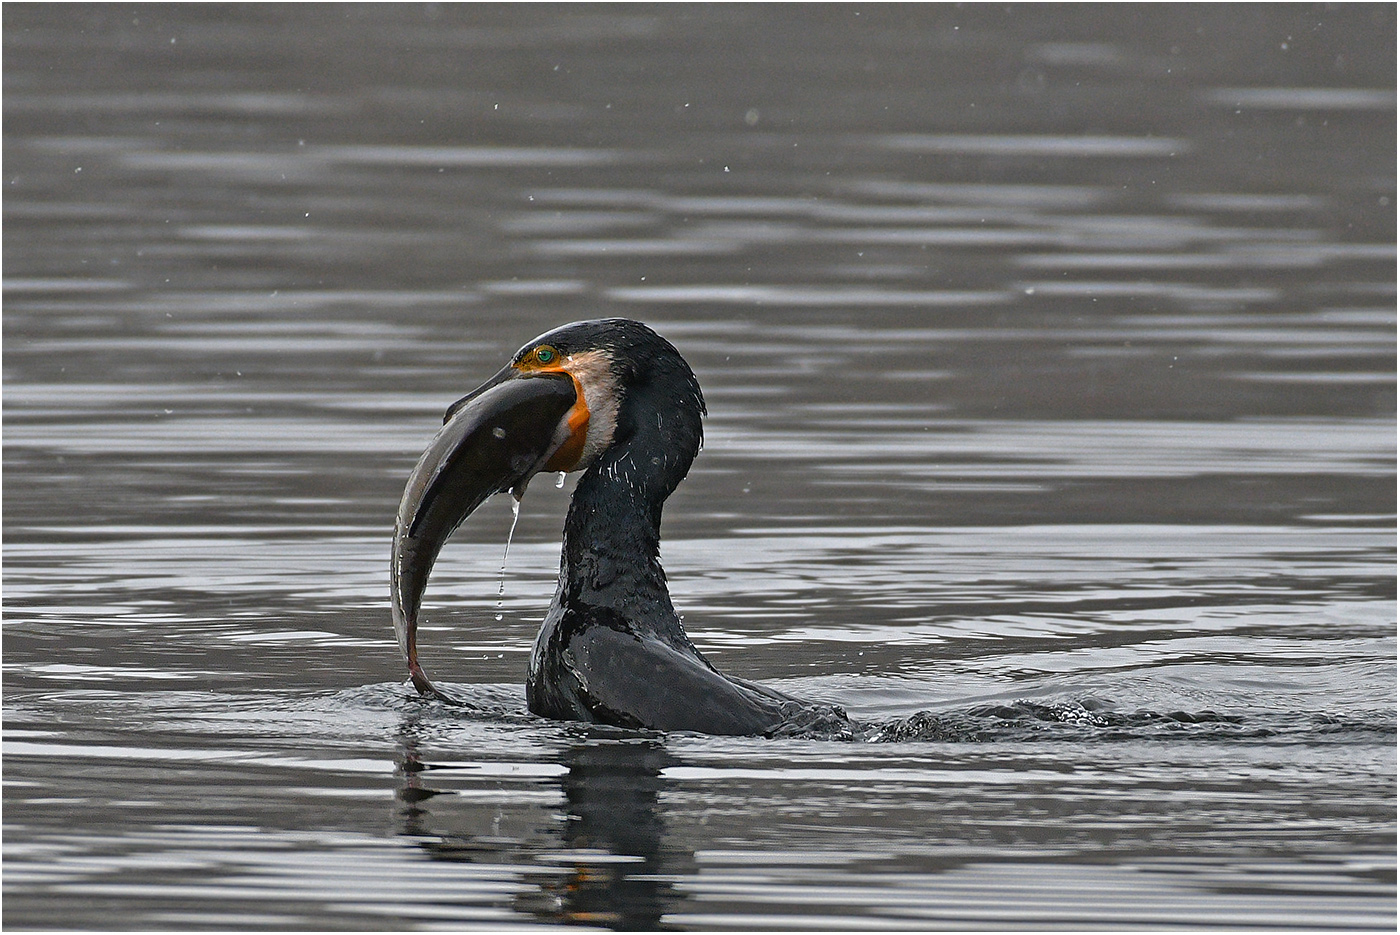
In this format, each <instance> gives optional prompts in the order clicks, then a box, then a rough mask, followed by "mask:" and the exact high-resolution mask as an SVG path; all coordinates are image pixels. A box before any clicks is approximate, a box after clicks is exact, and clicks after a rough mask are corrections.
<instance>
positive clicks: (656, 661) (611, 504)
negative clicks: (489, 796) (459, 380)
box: [391, 319, 847, 735]
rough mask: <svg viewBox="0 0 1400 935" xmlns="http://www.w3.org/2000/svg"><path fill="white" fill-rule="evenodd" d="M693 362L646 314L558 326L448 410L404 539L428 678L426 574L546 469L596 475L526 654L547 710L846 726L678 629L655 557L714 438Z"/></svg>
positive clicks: (651, 720) (407, 630) (404, 615)
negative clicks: (422, 609)
mask: <svg viewBox="0 0 1400 935" xmlns="http://www.w3.org/2000/svg"><path fill="white" fill-rule="evenodd" d="M704 413H705V401H704V397H703V395H702V394H701V391H700V385H699V383H698V382H697V381H696V379H695V375H694V373H693V372H692V371H691V369H690V366H689V365H688V364H687V363H686V362H685V360H684V358H682V357H681V355H680V353H679V352H678V351H677V350H676V349H675V348H674V347H673V346H672V345H671V344H670V343H669V342H668V341H666V340H665V339H664V338H662V337H660V336H659V335H657V334H656V333H655V332H654V331H652V330H651V329H650V328H648V327H646V326H645V325H643V324H641V323H640V322H635V321H630V320H628V319H603V320H598V321H585V322H575V323H573V324H570V325H564V326H563V327H561V328H556V329H555V330H553V331H550V332H548V333H546V334H543V335H541V336H540V337H538V338H536V339H535V340H534V341H531V342H530V343H528V344H526V345H525V346H524V347H522V348H521V349H520V351H519V352H517V353H516V354H515V356H514V357H513V358H512V360H511V362H510V363H509V364H508V365H507V366H506V367H504V368H503V369H502V370H501V371H500V372H499V373H498V374H496V376H495V377H493V378H492V379H491V380H489V381H487V383H486V384H484V385H483V386H482V387H481V388H479V389H477V390H476V391H474V392H473V393H471V394H469V395H468V396H466V397H465V398H463V399H462V400H459V401H458V402H457V403H454V404H453V405H452V407H450V408H449V409H448V411H447V417H446V419H445V420H444V421H445V424H444V426H443V429H442V431H441V432H439V433H438V435H437V437H436V438H434V439H433V441H432V443H431V444H430V445H429V447H428V450H427V451H426V452H425V453H424V455H423V457H422V459H421V460H420V461H419V463H418V466H417V467H416V468H415V469H414V472H413V474H412V475H411V476H410V478H409V483H408V487H407V489H406V490H405V492H404V498H403V502H402V504H401V505H400V507H399V516H398V522H397V525H396V527H395V535H394V556H393V565H392V572H391V578H392V591H393V607H394V625H395V629H396V631H397V632H398V635H399V643H400V646H401V648H402V649H403V651H404V654H405V656H406V657H407V659H408V664H409V673H410V675H411V676H412V678H413V682H414V684H415V685H416V686H417V688H418V690H419V691H420V692H423V693H434V692H436V689H434V688H433V686H432V685H431V683H430V682H429V681H428V678H427V676H426V675H425V674H424V672H423V669H422V667H421V665H420V663H419V661H418V656H417V641H416V629H417V617H418V607H419V602H420V599H421V597H422V593H423V589H424V587H425V586H426V584H427V577H428V573H429V571H430V570H431V568H432V564H433V560H434V559H435V558H436V557H437V553H438V550H439V549H440V548H441V547H442V544H443V542H444V541H446V539H447V537H448V536H449V535H450V534H451V533H452V531H453V529H455V528H456V526H457V525H458V524H459V523H460V522H461V521H462V520H463V519H465V518H466V516H467V515H468V514H470V513H471V512H472V511H473V510H475V509H476V507H477V506H479V505H480V504H481V503H482V502H483V501H484V500H485V499H486V498H487V497H489V496H490V495H492V494H494V493H498V492H503V491H507V490H510V491H512V492H513V493H514V494H515V495H516V496H517V497H519V496H520V495H521V494H523V492H524V489H525V486H526V484H528V483H529V480H530V478H531V477H532V476H533V475H534V474H535V473H537V472H539V471H582V472H583V475H582V477H581V478H580V479H579V481H578V484H577V486H576V487H575V490H574V494H573V498H572V500H571V502H570V504H569V511H568V515H567V517H566V519H565V520H564V545H563V554H562V556H561V559H560V564H559V586H558V589H557V590H556V591H555V594H554V601H553V603H552V604H551V606H550V609H549V613H548V615H547V616H546V617H545V621H544V625H543V626H542V627H541V629H540V633H539V636H538V638H537V639H536V641H535V647H534V651H533V652H532V653H531V656H530V668H529V674H528V678H527V682H526V699H527V701H528V704H529V707H530V710H531V711H532V712H534V713H535V714H538V715H541V716H543V717H550V718H558V719H562V720H578V721H593V722H599V723H605V724H613V725H617V726H620V727H633V728H650V729H655V730H688V731H698V732H702V733H709V734H761V735H774V734H780V733H796V732H804V731H820V732H825V733H836V732H840V731H842V730H843V729H845V728H846V727H847V722H846V717H845V714H844V713H843V712H842V711H841V710H840V709H839V708H835V707H832V706H829V705H821V704H813V703H809V702H804V701H801V700H798V699H795V698H792V697H790V696H788V695H785V694H783V693H781V692H779V691H776V690H775V689H772V688H768V687H766V686H764V685H760V684H758V683H755V682H749V681H745V680H743V679H736V678H732V677H730V676H726V675H724V674H722V673H720V672H719V671H718V670H716V669H715V668H714V666H712V665H710V663H709V662H708V661H707V660H706V659H705V658H704V656H702V655H701V654H700V651H699V650H697V649H696V648H695V646H694V644H692V643H691V641H690V638H689V637H688V636H687V635H686V632H685V629H684V628H683V627H682V625H681V621H680V617H679V615H678V614H677V613H676V610H675V608H674V607H673V606H672V604H671V597H670V593H669V592H668V590H667V588H666V576H665V573H664V572H663V571H662V568H661V562H660V559H659V554H658V553H659V548H660V541H661V512H662V507H663V505H664V504H665V502H666V498H667V497H669V496H670V495H671V493H672V492H673V491H674V490H675V489H676V486H677V485H678V484H679V483H680V482H681V480H682V479H683V478H684V477H685V475H686V473H687V472H688V471H689V470H690V465H691V462H692V461H693V460H694V458H695V455H696V453H697V452H698V451H699V449H700V442H701V437H702V429H701V422H700V420H701V416H702V415H704Z"/></svg>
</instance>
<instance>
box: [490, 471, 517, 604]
mask: <svg viewBox="0 0 1400 935" xmlns="http://www.w3.org/2000/svg"><path fill="white" fill-rule="evenodd" d="M510 513H511V517H510V532H508V533H506V548H505V551H504V552H502V553H501V586H500V587H499V588H497V589H496V619H497V620H501V619H503V618H504V617H505V609H504V608H505V603H506V562H507V561H508V560H509V559H510V541H511V540H512V539H514V538H515V526H516V524H517V523H519V522H520V500H519V498H517V497H511V498H510Z"/></svg>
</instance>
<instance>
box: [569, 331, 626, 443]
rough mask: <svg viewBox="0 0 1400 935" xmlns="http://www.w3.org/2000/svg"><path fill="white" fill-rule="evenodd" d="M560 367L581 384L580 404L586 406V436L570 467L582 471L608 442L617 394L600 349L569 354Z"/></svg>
mask: <svg viewBox="0 0 1400 935" xmlns="http://www.w3.org/2000/svg"><path fill="white" fill-rule="evenodd" d="M564 369H565V370H567V371H568V372H569V373H571V374H573V376H574V379H575V380H577V381H578V385H579V386H581V387H583V401H584V405H586V406H588V437H587V438H586V439H584V442H583V453H582V454H580V455H579V459H578V463H577V464H575V465H574V466H573V470H575V471H582V470H584V469H585V468H587V467H588V466H589V465H590V464H592V463H593V462H594V460H596V459H597V457H598V455H600V454H602V452H603V451H604V449H606V448H607V447H608V446H609V445H611V444H612V440H613V433H614V432H615V431H616V430H617V407H618V405H619V404H620V403H621V401H622V399H621V393H620V391H619V389H618V385H617V377H616V376H615V375H614V374H613V370H612V367H611V366H609V364H608V359H607V356H606V355H604V354H603V352H602V351H583V352H581V353H578V354H570V355H569V356H568V357H567V358H566V359H565V361H564Z"/></svg>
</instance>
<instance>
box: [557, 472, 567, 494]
mask: <svg viewBox="0 0 1400 935" xmlns="http://www.w3.org/2000/svg"><path fill="white" fill-rule="evenodd" d="M564 477H565V474H564V472H563V471H560V472H559V479H558V480H557V481H555V482H554V486H555V487H557V488H558V489H560V490H563V489H564Z"/></svg>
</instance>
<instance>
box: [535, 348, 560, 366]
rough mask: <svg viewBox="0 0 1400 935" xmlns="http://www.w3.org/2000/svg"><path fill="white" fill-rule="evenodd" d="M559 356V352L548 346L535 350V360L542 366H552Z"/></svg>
mask: <svg viewBox="0 0 1400 935" xmlns="http://www.w3.org/2000/svg"><path fill="white" fill-rule="evenodd" d="M558 356H559V352H558V351H556V350H555V349H554V348H552V347H550V346H549V345H548V344H542V345H540V346H539V347H537V348H535V360H537V361H539V362H540V363H542V364H552V363H554V359H555V358H556V357H558Z"/></svg>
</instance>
